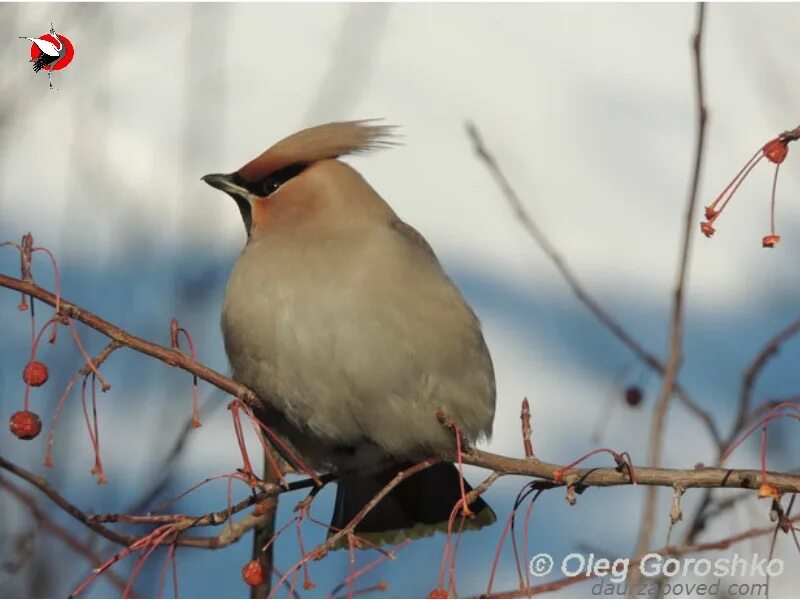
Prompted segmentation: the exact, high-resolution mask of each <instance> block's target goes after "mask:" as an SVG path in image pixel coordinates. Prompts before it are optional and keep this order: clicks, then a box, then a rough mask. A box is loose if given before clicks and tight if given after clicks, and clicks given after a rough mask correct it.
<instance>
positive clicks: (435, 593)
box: [428, 588, 450, 598]
mask: <svg viewBox="0 0 800 600" xmlns="http://www.w3.org/2000/svg"><path fill="white" fill-rule="evenodd" d="M449 597H450V594H448V593H447V590H443V589H442V588H436V589H435V590H431V591H430V592H428V598H449Z"/></svg>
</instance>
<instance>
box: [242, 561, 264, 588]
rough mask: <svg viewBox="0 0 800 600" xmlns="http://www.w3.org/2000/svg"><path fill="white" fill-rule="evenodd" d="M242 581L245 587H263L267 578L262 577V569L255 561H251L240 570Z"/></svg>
mask: <svg viewBox="0 0 800 600" xmlns="http://www.w3.org/2000/svg"><path fill="white" fill-rule="evenodd" d="M242 579H244V582H245V583H246V584H247V585H264V584H265V583H267V578H266V577H265V576H264V567H262V566H261V563H260V562H258V561H257V560H251V561H250V562H249V563H247V564H246V565H245V566H244V568H243V569H242Z"/></svg>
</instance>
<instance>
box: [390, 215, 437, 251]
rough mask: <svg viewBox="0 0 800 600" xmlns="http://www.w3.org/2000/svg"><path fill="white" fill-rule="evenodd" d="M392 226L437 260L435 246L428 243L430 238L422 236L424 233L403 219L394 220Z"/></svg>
mask: <svg viewBox="0 0 800 600" xmlns="http://www.w3.org/2000/svg"><path fill="white" fill-rule="evenodd" d="M391 227H392V229H394V230H395V231H396V232H397V233H399V234H400V235H401V236H403V237H404V238H405V239H406V240H408V241H409V242H411V244H413V245H414V246H417V247H418V248H420V249H421V250H423V251H424V252H425V253H426V254H428V255H429V256H430V257H431V258H433V259H434V260H436V254H434V252H433V248H431V245H430V244H429V243H428V240H426V239H425V238H424V237H423V236H422V234H421V233H420V232H419V231H417V230H416V229H414V228H413V227H412V226H411V225H409V224H408V223H405V222H403V221H401V220H400V219H397V220H396V221H392V223H391Z"/></svg>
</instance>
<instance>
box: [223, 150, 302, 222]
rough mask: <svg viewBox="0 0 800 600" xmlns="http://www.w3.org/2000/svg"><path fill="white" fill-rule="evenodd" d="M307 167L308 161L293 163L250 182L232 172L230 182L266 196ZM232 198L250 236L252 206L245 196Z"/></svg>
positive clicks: (252, 192)
mask: <svg viewBox="0 0 800 600" xmlns="http://www.w3.org/2000/svg"><path fill="white" fill-rule="evenodd" d="M307 168H308V163H295V164H293V165H289V166H288V167H284V168H282V169H279V170H278V171H275V172H274V173H271V174H270V175H268V176H267V177H265V178H264V179H261V180H259V181H252V182H251V181H246V180H245V179H244V177H242V176H241V175H239V174H238V173H234V174H233V175H232V176H231V182H232V183H235V184H236V185H238V186H241V187H243V188H244V189H246V190H247V191H248V192H250V193H251V194H253V195H254V196H258V197H260V198H267V197H269V196H271V195H272V194H274V193H275V192H276V191H277V190H278V189H279V188H280V187H281V186H282V185H283V184H284V183H286V182H287V181H289V180H290V179H292V178H293V177H297V176H298V175H300V173H302V172H303V171H305V170H306V169H307ZM234 200H236V205H237V206H238V207H239V212H240V213H241V214H242V220H243V221H244V227H245V229H246V230H247V236H248V237H250V228H251V227H252V225H253V207H252V206H251V205H250V202H249V201H248V200H247V199H246V198H241V197H239V196H238V195H236V196H235V197H234Z"/></svg>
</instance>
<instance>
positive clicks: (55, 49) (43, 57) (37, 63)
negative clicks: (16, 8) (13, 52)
mask: <svg viewBox="0 0 800 600" xmlns="http://www.w3.org/2000/svg"><path fill="white" fill-rule="evenodd" d="M50 35H52V36H53V38H54V39H55V40H56V42H58V46H56V45H55V44H54V43H53V42H51V41H50V40H45V39H42V38H32V37H25V36H23V35H21V36H19V37H20V39H22V40H30V41H31V42H33V43H34V44H36V47H37V48H39V50H40V51H41V53H40V54H39V56H37V57H36V58H32V59H31V62H32V63H33V72H34V73H38V72H39V71H41V70H42V69H43V68H45V67H47V66H49V67H50V68H49V69H47V80H48V82H49V83H50V89H53V81H52V72H53V67H55V65H56V63H58V61H60V60H61V59H62V58H64V56H66V54H67V49H66V46H65V45H64V42H63V41H62V40H61V38H59V37H58V34H57V33H56V31H55V29H54V28H53V24H52V23H50Z"/></svg>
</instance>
